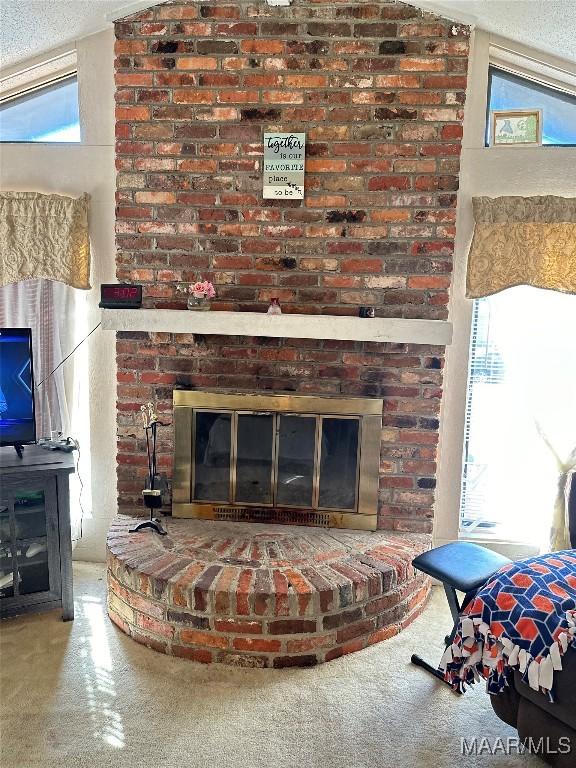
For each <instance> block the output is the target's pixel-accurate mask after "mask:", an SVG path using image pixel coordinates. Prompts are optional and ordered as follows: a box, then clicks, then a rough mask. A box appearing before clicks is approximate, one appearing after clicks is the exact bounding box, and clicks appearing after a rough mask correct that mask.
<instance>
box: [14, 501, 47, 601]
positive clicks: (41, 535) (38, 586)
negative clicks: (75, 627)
mask: <svg viewBox="0 0 576 768" xmlns="http://www.w3.org/2000/svg"><path fill="white" fill-rule="evenodd" d="M14 522H15V540H14V543H15V550H16V553H15V559H16V575H17V578H18V590H19V593H20V594H21V595H29V594H31V593H33V592H44V591H46V590H48V589H50V571H49V568H48V534H47V530H46V499H45V494H44V491H29V492H21V493H18V494H17V495H16V496H15V498H14Z"/></svg>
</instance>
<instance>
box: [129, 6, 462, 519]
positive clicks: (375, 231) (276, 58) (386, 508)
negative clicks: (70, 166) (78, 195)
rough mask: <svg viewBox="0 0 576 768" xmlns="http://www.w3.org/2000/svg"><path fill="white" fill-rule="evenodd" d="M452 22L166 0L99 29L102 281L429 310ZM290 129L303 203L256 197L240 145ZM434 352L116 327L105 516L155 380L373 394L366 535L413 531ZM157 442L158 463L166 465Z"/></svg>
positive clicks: (439, 255) (222, 304) (446, 207)
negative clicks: (372, 494) (112, 166)
mask: <svg viewBox="0 0 576 768" xmlns="http://www.w3.org/2000/svg"><path fill="white" fill-rule="evenodd" d="M467 33H468V30H467V28H462V27H456V26H454V25H452V24H450V23H449V22H446V21H443V20H441V19H438V18H436V17H434V16H430V15H428V14H422V12H421V11H419V10H417V9H415V8H412V7H410V6H407V5H402V4H399V3H398V4H396V3H392V2H371V3H364V2H352V3H347V2H340V3H336V2H332V1H331V2H328V1H326V2H322V1H320V2H302V1H301V0H294V1H293V3H292V5H291V6H289V7H269V6H268V5H267V4H266V3H264V2H258V3H253V2H233V1H232V0H231V2H229V3H228V2H227V3H225V4H224V3H223V2H177V3H174V4H166V5H159V6H156V7H154V8H152V9H150V10H148V11H145V12H142V13H140V14H137V15H135V16H132V17H129V18H128V19H125V20H123V21H121V22H118V23H117V24H116V36H117V43H116V55H117V58H116V86H117V92H116V99H117V112H116V117H117V124H116V133H117V168H118V193H117V243H118V257H117V277H118V279H119V280H128V281H137V282H142V283H144V286H145V295H146V299H145V302H146V305H147V306H156V307H179V306H182V305H183V304H182V300H181V299H180V298H179V296H178V295H177V294H176V290H175V289H176V284H177V283H178V282H180V281H190V280H192V279H194V278H195V277H197V276H198V275H202V277H204V278H208V279H211V280H213V281H214V283H215V284H216V286H217V290H218V299H217V301H216V302H215V308H216V309H227V310H252V311H253V310H257V311H264V310H265V309H266V306H267V304H268V302H269V299H270V297H272V296H279V297H280V301H281V304H282V307H283V309H284V311H285V312H302V313H307V314H314V313H326V314H357V312H358V306H359V305H362V304H372V305H375V306H376V308H377V314H378V315H379V316H387V317H408V318H429V319H444V318H446V316H447V309H446V307H447V301H448V289H449V286H450V275H451V271H452V253H453V241H454V225H455V214H456V198H457V189H458V170H459V153H460V139H461V135H462V119H463V104H464V96H465V88H466V72H467V63H468V58H467V57H468V40H467ZM265 130H275V131H276V130H278V131H303V132H306V135H307V152H306V154H307V159H306V197H305V200H304V201H297V200H290V201H286V200H282V201H278V200H263V199H262V154H263V149H262V134H263V132H264V131H265ZM443 351H444V350H443V348H442V347H425V346H421V345H391V344H369V343H355V342H333V341H304V340H297V339H296V340H295V339H286V340H279V339H261V338H259V339H255V338H245V337H215V336H208V337H204V338H199V337H192V336H182V335H180V336H178V335H175V336H171V335H169V334H151V335H150V337H149V336H148V334H129V333H120V334H118V341H117V358H118V417H119V440H118V449H119V453H118V464H119V469H118V473H119V492H120V505H121V509H122V510H123V511H127V510H129V509H131V508H133V507H134V505H135V504H136V503H137V500H138V497H139V493H140V490H141V488H142V477H143V475H144V472H145V458H144V455H143V453H142V447H143V446H142V440H141V435H140V431H139V429H138V427H139V415H138V412H137V409H138V407H139V405H140V403H141V402H142V401H145V400H148V399H152V400H155V401H157V403H158V407H159V409H160V410H162V411H163V412H166V418H167V420H168V419H169V415H170V412H171V393H172V389H173V388H174V387H175V386H181V387H194V388H206V389H213V390H218V389H223V388H232V389H235V390H244V391H259V390H275V391H280V390H289V391H295V392H301V393H318V394H350V395H361V396H375V397H384V398H385V412H384V430H383V435H382V472H381V490H380V508H379V513H380V517H379V519H380V525H381V527H383V528H395V529H400V530H411V531H428V530H430V528H431V519H432V514H433V495H434V491H433V489H434V485H435V469H436V465H435V456H436V444H437V440H438V416H439V411H440V400H441V395H442V376H441V372H442V371H441V369H442V365H443ZM171 440H172V435H171V430H170V429H166V430H164V434H163V442H162V446H161V465H162V467H163V468H164V469H166V470H167V471H168V472H169V471H170V466H171V450H172V445H171Z"/></svg>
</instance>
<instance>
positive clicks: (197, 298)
mask: <svg viewBox="0 0 576 768" xmlns="http://www.w3.org/2000/svg"><path fill="white" fill-rule="evenodd" d="M215 296H216V291H215V290H214V286H213V284H212V283H211V282H210V281H209V280H202V278H200V280H197V281H196V282H195V283H190V285H189V286H188V300H187V302H186V303H187V306H188V309H192V310H194V311H196V312H202V311H206V310H209V309H210V300H211V299H213V298H214V297H215Z"/></svg>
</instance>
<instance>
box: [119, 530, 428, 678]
mask: <svg viewBox="0 0 576 768" xmlns="http://www.w3.org/2000/svg"><path fill="white" fill-rule="evenodd" d="M133 523H134V520H133V519H132V518H129V517H123V516H120V517H118V518H117V519H116V521H115V522H114V523H113V524H112V526H111V528H110V532H109V535H108V588H109V589H108V612H109V615H110V618H111V619H112V620H113V621H114V622H115V623H116V624H117V625H118V627H120V629H121V630H123V631H124V632H126V633H127V634H128V635H130V636H131V637H133V638H134V639H135V640H137V641H138V642H139V643H142V644H144V645H147V646H148V647H150V648H153V649H154V650H157V651H161V652H162V653H167V654H171V655H173V656H181V657H183V658H188V659H193V660H195V661H200V662H204V663H209V662H212V661H217V662H222V663H227V664H234V665H238V666H250V667H293V666H310V665H313V664H317V663H320V662H324V661H330V660H331V659H335V658H338V657H339V656H342V655H343V654H346V653H351V652H352V651H357V650H360V649H362V648H364V647H366V646H367V645H370V644H372V643H376V642H378V641H379V640H384V639H385V638H388V637H391V636H392V635H395V634H397V633H398V632H400V631H401V630H402V629H403V628H404V627H405V626H406V625H407V624H409V623H410V622H411V621H412V620H413V619H414V618H415V617H416V616H417V615H418V614H419V613H420V612H421V610H422V608H423V607H424V604H425V602H426V598H427V596H428V593H429V588H430V585H429V581H428V580H427V579H425V578H424V577H423V576H422V575H421V574H420V575H416V573H415V572H414V569H413V568H412V566H411V560H412V559H413V558H414V557H415V556H416V555H417V554H419V553H420V552H422V551H424V550H425V549H427V548H428V547H429V544H430V541H429V537H428V536H426V535H418V534H402V535H400V534H397V533H392V532H386V533H384V532H375V533H361V532H359V531H340V530H335V529H331V530H329V531H327V530H322V529H314V528H301V527H293V526H277V525H259V524H255V523H251V524H242V523H232V524H229V523H221V522H215V523H212V522H207V521H203V520H167V521H166V526H167V529H168V535H167V536H165V537H160V536H157V535H155V534H151V533H149V532H147V533H138V534H129V533H128V528H129V527H131V525H133Z"/></svg>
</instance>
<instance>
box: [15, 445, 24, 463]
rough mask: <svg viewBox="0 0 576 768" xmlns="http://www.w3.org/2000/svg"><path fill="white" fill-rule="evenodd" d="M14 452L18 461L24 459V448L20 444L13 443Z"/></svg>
mask: <svg viewBox="0 0 576 768" xmlns="http://www.w3.org/2000/svg"><path fill="white" fill-rule="evenodd" d="M14 450H15V451H16V453H17V454H18V458H19V459H23V458H24V446H23V445H21V444H20V443H14Z"/></svg>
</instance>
